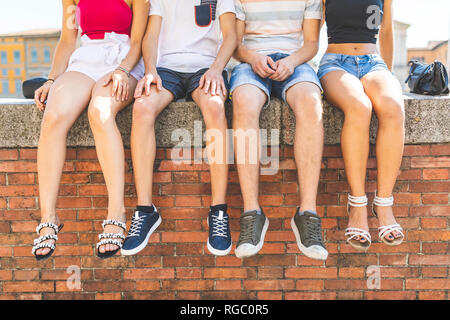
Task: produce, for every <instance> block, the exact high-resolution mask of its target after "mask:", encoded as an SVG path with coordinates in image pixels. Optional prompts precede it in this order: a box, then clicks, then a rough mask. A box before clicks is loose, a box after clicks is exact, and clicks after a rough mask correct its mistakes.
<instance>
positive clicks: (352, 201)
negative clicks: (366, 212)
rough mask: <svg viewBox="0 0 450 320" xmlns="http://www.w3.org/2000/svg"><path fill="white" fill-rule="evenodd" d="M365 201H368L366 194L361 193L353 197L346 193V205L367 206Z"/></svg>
mask: <svg viewBox="0 0 450 320" xmlns="http://www.w3.org/2000/svg"><path fill="white" fill-rule="evenodd" d="M367 203H368V199H367V195H363V196H360V197H355V196H352V195H350V194H349V195H348V205H350V206H352V207H365V206H367Z"/></svg>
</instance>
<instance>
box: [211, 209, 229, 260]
mask: <svg viewBox="0 0 450 320" xmlns="http://www.w3.org/2000/svg"><path fill="white" fill-rule="evenodd" d="M225 210H226V209H225ZM225 210H214V209H212V210H211V211H209V214H208V226H209V237H208V243H207V247H208V250H209V252H211V253H212V254H214V255H216V256H224V255H227V254H228V253H229V252H230V250H231V233H230V223H229V221H228V220H229V218H228V214H227V212H226V211H225Z"/></svg>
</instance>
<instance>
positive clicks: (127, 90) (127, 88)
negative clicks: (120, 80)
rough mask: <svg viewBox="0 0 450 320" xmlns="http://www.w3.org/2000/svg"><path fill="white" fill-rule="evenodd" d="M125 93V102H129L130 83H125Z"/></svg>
mask: <svg viewBox="0 0 450 320" xmlns="http://www.w3.org/2000/svg"><path fill="white" fill-rule="evenodd" d="M123 92H124V93H125V97H124V98H123V101H127V100H128V97H129V96H130V87H129V85H128V82H125V90H124V91H123Z"/></svg>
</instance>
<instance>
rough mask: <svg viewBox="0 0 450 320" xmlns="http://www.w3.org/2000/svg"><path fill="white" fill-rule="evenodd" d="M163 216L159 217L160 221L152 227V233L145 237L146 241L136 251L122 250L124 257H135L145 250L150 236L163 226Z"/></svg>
mask: <svg viewBox="0 0 450 320" xmlns="http://www.w3.org/2000/svg"><path fill="white" fill-rule="evenodd" d="M161 221H162V219H161V216H159V218H158V220H156V222H155V224H154V225H153V227H151V229H150V231H149V232H148V233H147V236H146V237H145V240H144V241H143V242H142V243H141V244H140V245H139V246H137V247H136V248H134V249H130V250H125V249H121V250H120V253H121V254H122V255H123V256H132V255H135V254H137V253H139V252H141V251H142V250H144V248H145V247H146V246H147V243H148V240H149V239H150V236H151V235H152V233H153V231H155V230H156V228H158V227H159V225H160V224H161Z"/></svg>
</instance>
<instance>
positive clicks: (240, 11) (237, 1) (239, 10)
mask: <svg viewBox="0 0 450 320" xmlns="http://www.w3.org/2000/svg"><path fill="white" fill-rule="evenodd" d="M234 7H235V8H236V18H238V19H239V20H242V21H245V11H244V7H243V6H242V2H241V0H234Z"/></svg>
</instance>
